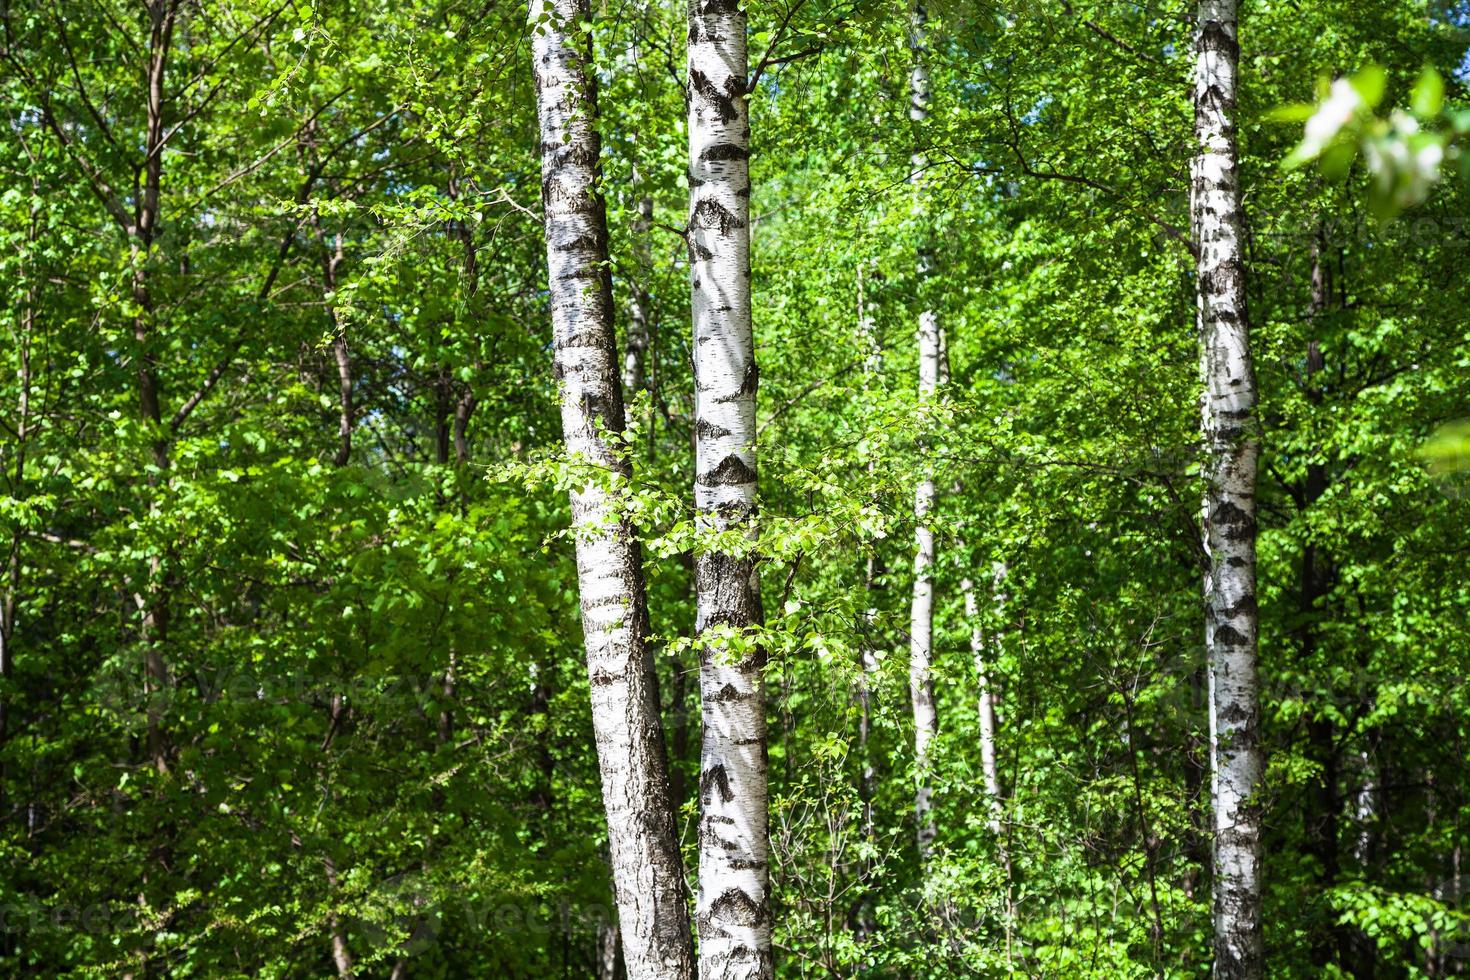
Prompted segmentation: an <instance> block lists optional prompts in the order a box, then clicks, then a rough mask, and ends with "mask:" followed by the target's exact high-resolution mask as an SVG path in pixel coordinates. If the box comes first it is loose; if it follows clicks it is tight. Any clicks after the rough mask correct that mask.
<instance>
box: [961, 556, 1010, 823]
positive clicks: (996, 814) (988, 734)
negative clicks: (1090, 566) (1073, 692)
mask: <svg viewBox="0 0 1470 980" xmlns="http://www.w3.org/2000/svg"><path fill="white" fill-rule="evenodd" d="M1005 576H1006V566H1005V565H1004V564H1002V563H1000V562H996V563H995V566H994V568H993V570H992V578H993V582H994V590H993V592H994V600H995V605H996V606H997V608H999V609H1003V608H1004V604H1005V596H1004V594H1003V593H1002V592H1001V589H1002V588H1003V586H1004V582H1005ZM960 591H961V592H962V593H963V594H964V597H965V617H966V618H967V619H968V620H969V621H970V656H971V657H972V658H973V659H974V662H975V687H976V691H975V695H976V708H977V711H978V713H979V722H980V725H979V728H980V768H981V773H982V774H983V776H984V778H985V796H986V808H987V816H986V826H988V827H989V828H990V832H991V833H992V834H995V835H996V837H997V838H999V837H1000V832H1001V824H1000V816H1001V799H1000V769H999V767H998V766H997V764H996V756H995V695H994V693H993V692H992V691H991V688H990V667H989V664H990V662H991V660H992V659H993V655H992V648H998V647H999V644H998V643H993V642H992V641H991V638H990V637H989V636H987V635H986V632H985V627H984V624H983V623H982V621H981V618H980V603H979V600H978V599H977V598H976V597H975V583H974V582H973V581H971V580H970V579H968V578H967V579H965V580H964V581H962V582H961V583H960Z"/></svg>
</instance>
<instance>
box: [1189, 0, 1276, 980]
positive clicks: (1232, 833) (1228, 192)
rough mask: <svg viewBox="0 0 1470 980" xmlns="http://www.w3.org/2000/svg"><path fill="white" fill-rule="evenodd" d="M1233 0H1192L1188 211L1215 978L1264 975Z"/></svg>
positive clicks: (1250, 392) (1253, 431) (1251, 477)
mask: <svg viewBox="0 0 1470 980" xmlns="http://www.w3.org/2000/svg"><path fill="white" fill-rule="evenodd" d="M1239 57H1240V46H1239V42H1238V41H1237V38H1236V0H1199V3H1198V6H1197V22H1196V33H1195V79H1194V106H1195V136H1196V138H1197V140H1198V144H1199V151H1198V154H1197V156H1196V157H1195V158H1194V161H1193V167H1192V170H1193V173H1192V190H1193V194H1192V200H1191V208H1192V220H1193V224H1194V234H1195V242H1196V244H1197V247H1198V250H1199V251H1198V266H1197V272H1198V279H1197V287H1198V300H1199V315H1198V325H1199V332H1200V344H1201V355H1200V366H1201V370H1202V372H1203V384H1204V399H1203V402H1202V412H1201V423H1202V430H1203V431H1202V434H1203V437H1204V438H1203V443H1204V452H1205V461H1204V476H1205V499H1204V508H1203V519H1204V535H1203V537H1204V546H1205V551H1206V553H1207V555H1208V561H1209V569H1208V572H1207V573H1206V577H1205V583H1204V593H1205V596H1204V597H1205V645H1206V652H1207V655H1208V657H1209V663H1210V670H1209V674H1210V757H1211V768H1212V781H1211V782H1212V787H1213V797H1214V800H1213V802H1214V824H1215V901H1214V906H1215V909H1214V920H1215V976H1216V977H1220V978H1231V980H1234V978H1250V980H1254V978H1258V977H1261V976H1263V975H1264V971H1265V964H1264V951H1263V946H1262V939H1261V842H1260V834H1261V827H1260V819H1261V816H1260V801H1259V799H1258V796H1257V794H1258V790H1259V787H1260V780H1261V772H1262V757H1261V746H1260V733H1259V726H1260V704H1259V691H1258V684H1257V677H1256V671H1257V636H1258V623H1257V614H1256V464H1257V458H1258V456H1259V444H1258V442H1257V427H1256V383H1255V374H1254V369H1253V366H1252V363H1251V350H1250V335H1249V321H1248V319H1247V315H1246V290H1245V264H1244V252H1243V247H1244V226H1245V220H1244V213H1243V210H1242V206H1241V199H1240V186H1239V172H1238V166H1237V147H1236V135H1235V123H1234V120H1233V118H1232V114H1233V113H1234V111H1235V107H1236V81H1237V73H1238V64H1239Z"/></svg>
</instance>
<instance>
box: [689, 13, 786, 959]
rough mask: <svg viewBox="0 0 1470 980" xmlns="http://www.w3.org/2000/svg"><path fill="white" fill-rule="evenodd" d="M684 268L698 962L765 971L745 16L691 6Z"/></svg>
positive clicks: (767, 930) (767, 939)
mask: <svg viewBox="0 0 1470 980" xmlns="http://www.w3.org/2000/svg"><path fill="white" fill-rule="evenodd" d="M688 59H689V61H688V72H689V76H688V99H689V120H688V122H689V232H688V234H689V266H690V286H691V311H692V316H693V321H694V380H695V399H694V415H695V425H694V444H695V481H694V482H695V486H694V499H695V510H696V513H697V519H698V524H699V527H700V529H701V531H702V532H703V533H704V534H706V535H718V536H719V539H718V542H717V543H716V544H714V545H710V544H704V545H703V547H702V548H701V550H700V551H699V553H698V554H697V555H696V556H695V586H696V591H697V597H696V616H695V630H696V633H697V635H698V637H699V643H700V696H701V702H702V707H703V717H704V742H703V748H702V751H701V757H700V778H699V801H700V824H699V896H698V905H697V916H698V923H699V972H700V976H701V977H703V978H705V980H717V978H732V980H733V978H747V977H770V976H772V959H771V910H770V896H769V890H768V889H769V875H768V868H767V853H768V840H767V788H766V719H765V703H764V702H765V696H764V689H763V680H762V669H763V668H764V666H765V653H764V651H763V650H762V649H761V648H760V647H759V645H756V644H752V643H751V642H750V641H749V638H748V634H749V632H750V630H751V629H752V628H753V627H759V626H760V625H761V622H762V618H763V617H762V610H761V601H760V583H759V578H758V575H757V571H756V567H755V561H754V558H753V556H751V555H750V554H749V552H748V550H746V543H747V541H748V539H749V537H750V536H751V535H752V534H753V532H754V522H755V515H756V471H755V465H756V460H755V442H756V425H755V395H756V387H757V373H756V364H755V350H754V345H753V337H752V326H751V307H750V172H749V159H750V117H749V109H748V106H747V102H746V98H747V94H748V83H747V78H746V76H747V72H748V70H749V66H748V62H747V54H746V16H745V11H744V10H742V9H741V7H740V5H739V3H738V2H737V0H694V2H691V3H690V5H689V50H688Z"/></svg>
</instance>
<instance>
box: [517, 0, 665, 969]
mask: <svg viewBox="0 0 1470 980" xmlns="http://www.w3.org/2000/svg"><path fill="white" fill-rule="evenodd" d="M588 17H589V10H588V4H587V0H536V2H533V3H532V4H531V8H530V23H531V37H532V54H533V59H534V66H535V74H536V103H537V115H538V118H539V122H540V129H541V174H542V205H543V208H544V210H545V224H546V261H547V271H548V284H549V288H550V294H551V311H552V329H553V333H554V339H555V351H556V353H555V372H556V377H557V380H558V381H559V383H560V385H561V418H562V435H563V440H564V442H565V447H566V451H567V454H568V455H569V456H570V457H572V459H573V460H574V461H576V462H582V463H586V464H589V465H590V466H592V467H595V468H596V469H597V470H600V471H602V472H601V473H599V474H598V475H597V476H596V477H592V478H589V479H588V480H587V482H586V483H585V484H583V485H582V486H581V488H580V489H577V490H574V491H573V492H572V494H571V504H572V522H573V526H574V528H575V531H576V534H577V580H578V586H579V589H580V593H581V606H582V630H583V636H584V641H585V647H586V655H587V671H588V677H589V680H590V682H591V690H592V717H593V728H594V732H595V735H596V741H597V758H598V765H599V768H600V770H601V775H602V795H603V806H604V810H605V812H606V817H607V828H608V850H609V856H610V863H611V865H612V872H613V887H614V891H615V896H616V900H617V906H618V914H619V919H620V928H621V933H622V941H623V950H624V957H625V959H626V962H627V967H628V976H629V977H630V978H670V980H682V978H687V977H690V976H691V975H692V974H693V951H692V944H691V938H690V928H689V919H688V908H687V905H686V904H685V899H684V872H683V865H682V862H681V860H680V856H679V848H678V838H677V834H676V830H675V822H674V811H673V807H672V805H671V803H670V800H669V790H668V764H667V761H666V758H665V754H664V743H663V729H662V725H661V722H660V719H659V707H658V692H657V690H656V686H655V681H654V674H653V668H652V663H651V661H650V658H649V652H648V648H647V643H646V637H647V635H648V632H649V623H648V607H647V599H646V595H645V586H644V579H643V557H642V553H641V549H640V546H639V544H638V542H637V540H636V539H635V538H634V535H633V529H632V526H631V525H630V523H629V522H628V520H627V518H626V516H624V515H622V514H620V513H619V512H618V507H617V501H616V498H615V492H616V489H615V488H616V487H617V486H618V485H619V484H623V483H626V481H627V480H628V479H629V478H630V477H631V475H632V471H631V466H630V464H629V462H628V460H627V458H626V457H625V455H624V454H623V452H622V451H621V448H620V446H619V444H618V440H619V436H620V434H621V433H622V431H623V428H624V417H623V395H622V388H621V386H620V384H619V378H618V367H619V365H618V357H617V345H616V341H615V339H614V332H613V300H612V281H611V278H610V273H609V266H608V240H607V213H606V205H605V203H604V201H603V197H602V192H601V189H600V186H599V184H600V179H601V173H600V164H599V155H600V152H601V141H600V136H599V134H598V130H597V94H596V88H595V83H594V80H593V75H592V71H591V60H592V44H591V38H590V35H589V34H588V33H587V32H586V29H585V27H584V25H585V23H586V21H587V19H588ZM610 486H611V487H612V489H610V488H609V487H610Z"/></svg>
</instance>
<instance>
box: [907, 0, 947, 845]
mask: <svg viewBox="0 0 1470 980" xmlns="http://www.w3.org/2000/svg"><path fill="white" fill-rule="evenodd" d="M927 29H928V12H927V11H926V10H925V8H924V5H923V4H922V3H917V4H915V5H914V8H913V11H912V19H911V21H910V25H909V50H910V54H911V55H912V58H913V64H912V66H911V67H910V69H909V120H910V121H911V122H912V123H913V126H914V130H915V132H917V131H918V130H919V129H920V127H921V126H922V124H923V123H924V121H925V120H926V119H928V118H929V69H928V67H927V66H926V65H925V63H924V53H925V46H926V45H927V43H928V39H927ZM927 166H928V160H927V158H926V156H925V154H924V151H923V149H922V148H921V147H918V146H916V147H915V149H914V153H913V157H912V158H911V160H910V174H909V181H910V183H911V184H913V185H914V187H915V190H916V197H917V189H918V187H919V186H920V184H921V182H922V175H923V172H924V170H925V168H926V167H927ZM914 210H915V214H916V216H918V217H920V218H921V219H922V213H921V208H920V206H919V204H918V203H917V200H916V203H915V206H914ZM925 234H926V233H925V232H924V231H922V230H921V231H920V235H921V236H922V235H925ZM921 241H923V239H921ZM917 264H918V274H919V278H920V280H923V279H926V278H927V277H928V276H929V274H930V270H931V266H932V257H931V256H930V253H929V249H928V244H927V242H926V241H925V242H923V244H921V245H920V246H919V249H918V259H917ZM941 343H942V340H941V338H940V328H939V317H938V315H937V314H936V313H935V312H934V311H933V310H925V311H924V312H923V313H920V314H919V402H920V404H925V403H929V402H932V401H933V400H934V397H935V395H936V393H937V392H938V390H939V376H940V371H941V363H940V362H941V360H942V358H941V356H940V345H941ZM934 501H935V489H934V474H933V470H932V468H931V467H930V466H929V465H928V464H927V461H926V463H925V465H924V467H923V475H922V476H921V477H920V479H919V485H918V486H917V487H916V488H915V490H914V594H913V601H912V602H911V603H910V606H909V701H910V703H911V704H912V706H913V713H914V772H915V780H916V783H917V785H916V787H915V790H914V822H915V825H916V826H917V827H918V844H919V855H920V856H921V857H924V858H927V857H928V856H929V853H930V852H931V851H932V850H933V847H934V839H935V837H936V836H937V833H938V832H937V830H936V828H935V826H934V804H933V800H932V796H933V788H932V787H931V785H930V773H929V744H930V742H932V741H933V739H934V736H935V735H936V734H938V731H939V716H938V714H937V713H936V712H935V708H934V679H933V676H932V674H931V664H932V661H933V655H934V577H933V568H934V528H933V527H931V526H930V523H929V515H930V513H931V512H932V511H933V510H934Z"/></svg>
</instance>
